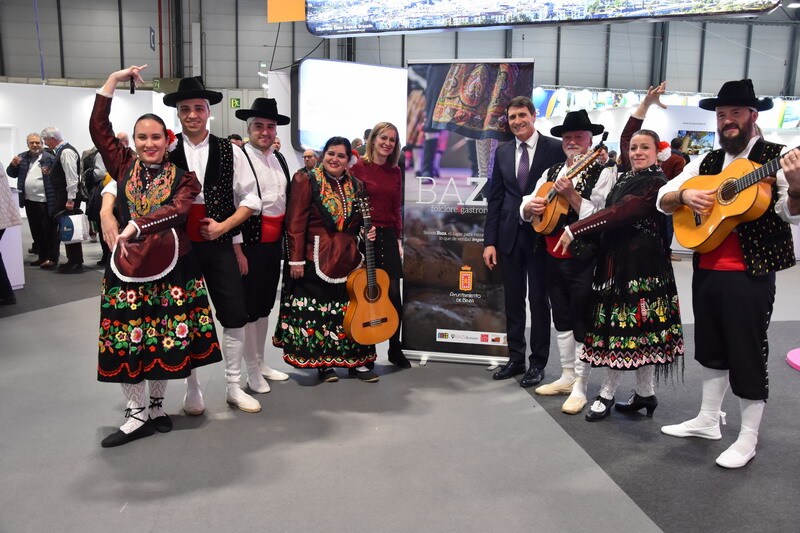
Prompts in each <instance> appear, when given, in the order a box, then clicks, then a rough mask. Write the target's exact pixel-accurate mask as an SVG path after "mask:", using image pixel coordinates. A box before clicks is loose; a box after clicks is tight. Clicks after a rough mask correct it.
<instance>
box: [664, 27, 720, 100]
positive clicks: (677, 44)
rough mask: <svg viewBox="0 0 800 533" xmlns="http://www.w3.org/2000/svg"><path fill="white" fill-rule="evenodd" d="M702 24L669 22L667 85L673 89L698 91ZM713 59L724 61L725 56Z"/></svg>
mask: <svg viewBox="0 0 800 533" xmlns="http://www.w3.org/2000/svg"><path fill="white" fill-rule="evenodd" d="M700 26H701V25H700V23H699V22H670V24H669V43H668V46H667V53H668V61H667V86H668V87H669V89H670V90H672V91H687V92H697V76H698V73H699V72H700V36H701V35H702V30H701V29H700ZM711 60H714V61H722V60H723V58H711ZM706 61H709V59H706Z"/></svg>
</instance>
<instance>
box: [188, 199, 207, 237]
mask: <svg viewBox="0 0 800 533" xmlns="http://www.w3.org/2000/svg"><path fill="white" fill-rule="evenodd" d="M204 218H206V204H192V207H191V209H190V210H189V218H188V219H187V220H186V233H187V235H189V240H190V241H194V242H204V241H205V239H204V238H203V236H202V235H200V221H201V220H202V219H204Z"/></svg>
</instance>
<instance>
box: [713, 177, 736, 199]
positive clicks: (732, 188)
mask: <svg viewBox="0 0 800 533" xmlns="http://www.w3.org/2000/svg"><path fill="white" fill-rule="evenodd" d="M738 194H739V193H738V191H737V190H736V182H735V180H728V181H726V182H725V183H723V184H722V185H720V187H719V192H717V201H718V202H719V203H720V204H722V205H728V204H729V203H731V202H733V201H734V200H735V199H736V196H737V195H738Z"/></svg>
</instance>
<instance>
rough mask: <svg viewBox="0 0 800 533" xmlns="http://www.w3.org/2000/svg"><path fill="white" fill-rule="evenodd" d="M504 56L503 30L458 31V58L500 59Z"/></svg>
mask: <svg viewBox="0 0 800 533" xmlns="http://www.w3.org/2000/svg"><path fill="white" fill-rule="evenodd" d="M505 56H506V32H505V30H499V31H498V30H491V31H490V30H486V31H479V30H473V31H460V32H458V58H459V59H481V58H485V59H502V58H504V57H505Z"/></svg>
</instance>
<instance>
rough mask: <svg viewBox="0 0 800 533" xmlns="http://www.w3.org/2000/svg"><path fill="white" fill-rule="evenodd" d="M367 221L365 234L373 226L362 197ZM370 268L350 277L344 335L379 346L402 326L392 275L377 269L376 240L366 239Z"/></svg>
mask: <svg viewBox="0 0 800 533" xmlns="http://www.w3.org/2000/svg"><path fill="white" fill-rule="evenodd" d="M358 205H359V209H360V210H361V214H362V216H363V218H364V231H365V233H366V232H369V230H370V228H371V227H372V215H371V214H370V207H369V199H367V198H365V197H360V198H358ZM364 241H365V246H366V263H365V264H366V267H364V268H357V269H356V270H354V271H353V272H351V273H350V275H349V276H347V284H346V286H347V295H348V296H349V297H350V303H349V304H348V306H347V311H345V314H344V332H345V334H346V335H347V336H348V337H349V338H350V339H352V340H354V341H355V342H357V343H359V344H363V345H370V344H378V343H381V342H383V341H385V340H387V339H388V338H389V337H391V336H392V335H394V332H395V331H397V328H398V326H399V325H400V320H399V318H398V316H397V310H396V309H395V308H394V306H393V305H392V302H391V301H390V300H389V275H388V274H387V273H386V271H385V270H383V269H381V268H375V254H374V252H373V249H372V248H373V245H372V241H370V240H369V239H364Z"/></svg>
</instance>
